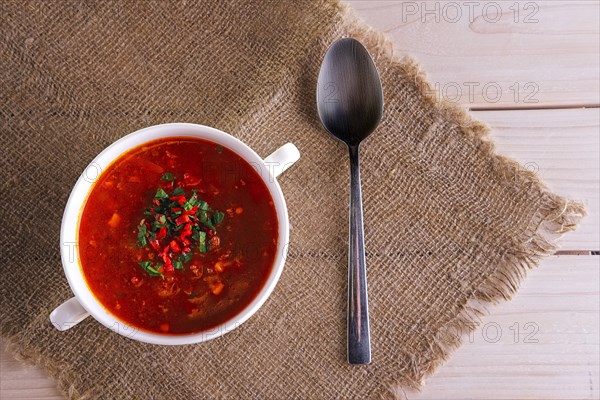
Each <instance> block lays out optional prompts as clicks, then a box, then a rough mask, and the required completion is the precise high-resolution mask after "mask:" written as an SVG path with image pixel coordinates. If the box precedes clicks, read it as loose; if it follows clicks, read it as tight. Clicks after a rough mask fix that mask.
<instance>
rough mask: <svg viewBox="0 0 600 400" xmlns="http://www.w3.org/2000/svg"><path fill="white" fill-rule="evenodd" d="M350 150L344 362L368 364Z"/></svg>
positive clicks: (358, 211) (354, 155) (354, 164)
mask: <svg viewBox="0 0 600 400" xmlns="http://www.w3.org/2000/svg"><path fill="white" fill-rule="evenodd" d="M349 149H350V241H349V248H348V363H350V364H369V363H370V362H371V338H370V333H369V305H368V299H367V298H368V296H367V270H366V262H365V240H364V229H363V212H362V195H361V189H360V164H359V161H358V145H352V146H349Z"/></svg>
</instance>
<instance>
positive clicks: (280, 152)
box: [264, 143, 300, 178]
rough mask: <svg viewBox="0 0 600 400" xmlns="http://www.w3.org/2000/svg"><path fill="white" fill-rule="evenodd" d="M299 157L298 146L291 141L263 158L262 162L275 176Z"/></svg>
mask: <svg viewBox="0 0 600 400" xmlns="http://www.w3.org/2000/svg"><path fill="white" fill-rule="evenodd" d="M299 159H300V151H298V148H297V147H296V146H294V144H293V143H287V144H284V145H283V146H281V147H280V148H278V149H277V150H275V151H274V152H273V153H272V154H271V155H270V156H268V157H267V158H265V159H264V163H265V165H266V166H267V168H268V169H269V171H270V172H271V176H272V177H274V178H277V177H278V176H279V175H281V174H282V173H283V172H284V171H285V170H286V169H288V168H289V167H291V166H292V165H293V164H294V163H295V162H296V161H298V160H299Z"/></svg>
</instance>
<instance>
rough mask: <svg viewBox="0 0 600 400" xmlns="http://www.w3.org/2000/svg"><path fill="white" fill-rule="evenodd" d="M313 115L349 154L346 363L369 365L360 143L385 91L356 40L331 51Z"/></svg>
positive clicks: (377, 117) (379, 109)
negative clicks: (341, 143) (316, 114)
mask: <svg viewBox="0 0 600 400" xmlns="http://www.w3.org/2000/svg"><path fill="white" fill-rule="evenodd" d="M317 109H318V111H319V118H321V123H322V124H323V126H324V127H325V129H327V130H328V131H329V132H330V133H331V134H332V135H333V136H335V137H337V138H338V139H340V140H341V141H343V142H344V143H346V144H347V145H348V149H349V151H350V242H349V251H348V362H349V363H350V364H369V363H370V362H371V340H370V334H369V307H368V299H367V297H368V296H367V276H366V274H367V271H366V263H365V244H364V230H363V213H362V196H361V190H360V166H359V161H358V158H359V157H358V149H359V146H360V143H361V142H362V141H363V140H364V139H365V138H366V137H367V136H369V134H371V132H373V130H374V129H375V128H376V127H377V125H378V124H379V121H380V119H381V115H382V114H383V90H382V88H381V81H380V79H379V73H378V72H377V69H376V68H375V64H374V63H373V60H372V59H371V56H370V55H369V53H368V52H367V49H365V48H364V47H363V45H362V44H360V43H359V42H358V41H356V40H354V39H350V38H347V39H340V40H337V41H336V42H335V43H333V44H332V45H331V47H330V48H329V50H328V51H327V54H325V58H324V59H323V63H322V64H321V71H320V72H319V80H318V83H317Z"/></svg>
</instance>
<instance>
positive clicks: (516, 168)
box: [338, 2, 586, 400]
mask: <svg viewBox="0 0 600 400" xmlns="http://www.w3.org/2000/svg"><path fill="white" fill-rule="evenodd" d="M338 5H339V8H340V11H341V12H342V13H343V14H344V20H345V23H344V25H345V26H344V29H345V30H346V31H347V32H348V36H351V37H353V38H355V39H357V40H359V41H361V42H362V43H364V44H365V46H366V47H367V48H368V49H369V51H370V52H371V54H372V55H373V56H374V58H375V59H376V60H378V59H380V58H381V57H382V56H383V57H385V58H386V59H387V60H383V63H378V66H379V67H380V68H381V66H382V65H383V67H384V68H386V67H387V68H388V69H391V70H393V72H396V73H398V74H399V75H400V76H403V77H404V78H408V80H409V81H411V82H413V84H414V89H415V91H416V92H417V93H418V94H419V96H420V97H421V99H422V101H423V102H424V104H425V105H427V106H429V107H431V108H432V110H433V111H434V112H435V113H436V114H437V117H438V118H439V119H444V120H445V121H447V122H450V123H453V124H454V125H455V126H456V127H457V128H458V129H460V131H461V132H462V133H463V134H465V135H466V136H468V137H470V138H471V139H472V140H474V141H478V145H479V146H478V147H479V148H481V149H483V150H484V151H485V152H486V153H487V154H488V156H489V157H490V159H492V160H493V162H494V164H495V165H494V166H495V168H497V169H498V171H499V172H500V173H503V172H507V173H511V174H517V175H518V176H517V178H518V179H519V181H520V182H524V183H525V184H528V185H530V186H532V187H534V188H536V189H537V190H539V192H540V194H541V201H540V203H539V208H538V210H537V211H536V213H535V215H534V217H533V218H532V221H531V223H530V229H529V230H528V231H527V232H525V233H524V234H523V236H522V237H521V238H517V239H516V240H515V241H514V242H513V244H514V246H515V247H514V251H513V252H511V253H510V254H506V255H505V256H504V257H503V260H502V262H501V263H499V264H498V265H497V266H496V268H495V270H494V272H493V273H492V274H491V275H490V276H489V277H488V278H487V279H486V280H485V281H484V282H483V283H482V284H481V285H480V286H479V287H478V288H476V289H475V290H474V291H473V293H472V294H471V296H470V297H469V300H468V301H467V303H466V304H465V305H464V306H463V309H462V310H461V312H460V313H459V314H458V315H457V316H456V317H454V318H453V319H452V320H450V321H449V322H448V323H446V324H445V325H443V326H442V327H441V328H440V330H439V331H438V332H435V334H434V335H433V339H431V340H429V341H428V345H427V348H428V350H427V351H425V352H422V353H419V354H404V355H402V356H404V357H406V358H407V359H409V360H410V362H409V365H408V367H406V368H405V369H404V370H402V371H400V373H399V378H398V380H397V381H396V382H389V383H388V392H387V394H386V395H384V396H383V398H392V399H397V400H403V399H406V398H407V397H406V396H407V394H406V392H407V391H411V390H417V391H418V390H420V389H421V388H422V386H423V385H424V380H425V379H426V378H427V377H429V376H431V375H433V373H434V372H435V371H436V370H437V369H438V368H439V367H440V366H441V365H442V364H443V363H444V362H445V361H446V360H448V359H449V358H450V356H451V354H452V353H453V352H454V351H455V350H456V349H457V348H458V347H460V345H461V344H462V340H463V338H464V337H465V336H467V335H468V334H469V333H471V332H473V331H474V330H475V329H476V328H477V326H478V325H479V324H480V322H481V318H482V317H483V316H486V315H488V314H489V312H488V310H487V306H488V305H491V304H496V303H498V302H500V301H502V300H505V301H507V300H510V299H511V298H512V296H513V295H514V294H515V293H516V292H517V290H518V288H519V287H520V285H521V283H522V281H523V280H524V279H525V277H526V275H527V270H528V269H531V268H534V267H537V266H538V264H539V260H540V259H541V258H542V257H545V256H550V255H552V254H554V253H555V252H556V251H557V250H558V246H557V243H556V242H557V240H558V239H559V238H560V237H561V236H562V235H563V234H565V233H567V232H570V231H572V230H574V229H575V228H576V227H577V224H578V223H579V221H580V220H581V219H582V218H583V217H584V216H585V215H586V212H585V207H584V205H583V204H582V203H580V202H577V201H572V200H568V199H565V198H562V197H560V196H557V195H555V194H553V193H551V192H550V191H549V190H548V188H547V187H546V185H545V184H544V183H543V182H542V181H541V180H540V179H539V177H538V176H537V175H536V174H535V173H533V172H531V171H527V170H525V169H524V168H522V167H521V166H520V165H519V163H518V162H516V161H515V160H512V159H510V158H508V157H504V156H501V155H499V154H497V153H496V151H495V146H494V144H493V143H492V142H491V141H490V140H489V133H490V129H489V128H488V126H487V125H485V124H484V123H482V122H480V121H477V120H475V119H473V118H472V117H471V115H470V114H469V113H468V112H467V111H466V110H465V109H463V108H461V107H459V106H458V105H456V104H455V103H452V102H449V101H445V100H443V99H440V98H438V96H437V95H436V91H435V90H434V88H433V87H432V86H431V85H430V84H429V82H428V80H427V77H426V74H425V72H424V71H423V70H422V69H421V68H420V66H419V65H418V63H417V62H416V61H415V60H413V59H412V58H410V57H398V56H396V55H394V52H393V44H392V42H391V41H390V40H389V39H388V38H387V37H386V36H385V35H384V34H383V33H382V32H379V31H377V30H375V29H373V28H371V27H370V26H368V25H367V24H366V23H365V22H364V21H363V20H362V19H360V18H359V17H358V16H357V15H356V14H355V12H354V10H352V9H351V8H350V7H348V6H346V5H345V4H343V3H341V2H340V3H339V4H338Z"/></svg>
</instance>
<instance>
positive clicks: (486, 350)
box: [408, 256, 600, 400]
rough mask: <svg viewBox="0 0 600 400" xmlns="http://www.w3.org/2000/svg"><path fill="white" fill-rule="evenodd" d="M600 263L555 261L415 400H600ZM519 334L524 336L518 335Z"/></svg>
mask: <svg viewBox="0 0 600 400" xmlns="http://www.w3.org/2000/svg"><path fill="white" fill-rule="evenodd" d="M599 262H600V257H598V256H575V257H574V256H554V257H552V258H550V259H547V260H544V261H543V262H542V266H541V268H539V269H536V270H533V271H531V272H530V274H529V277H528V279H527V280H526V281H525V283H524V284H523V286H522V288H521V290H520V292H519V294H518V295H517V296H515V298H514V299H513V301H511V302H509V303H502V304H500V305H498V306H495V307H492V308H491V309H490V312H491V314H490V316H488V317H485V318H483V320H482V324H481V325H480V327H479V328H478V329H477V331H476V332H475V333H474V334H472V335H471V336H470V337H468V338H466V339H465V343H464V345H463V346H462V347H461V348H460V349H459V350H457V351H456V352H455V353H454V355H453V356H452V358H451V359H450V361H449V362H448V363H446V364H445V365H444V366H442V367H441V368H440V370H439V372H438V373H437V374H435V375H434V376H433V377H431V378H429V379H428V380H427V382H426V385H425V388H424V389H423V391H422V392H421V393H418V394H415V393H408V398H409V399H411V400H428V399H432V400H433V399H435V400H439V399H447V400H452V399H461V400H470V399H473V400H480V399H489V400H491V399H494V400H496V399H507V400H508V399H510V400H516V399H547V400H550V399H560V400H568V399H597V398H598V396H599V395H600V390H599V387H598V385H599V384H600V381H599V373H600V367H599V359H600V341H599V335H600V332H599V327H598V324H599V322H600V318H599V315H600V310H599V298H600V293H599V283H600V268H599ZM517 328H518V334H517Z"/></svg>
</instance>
